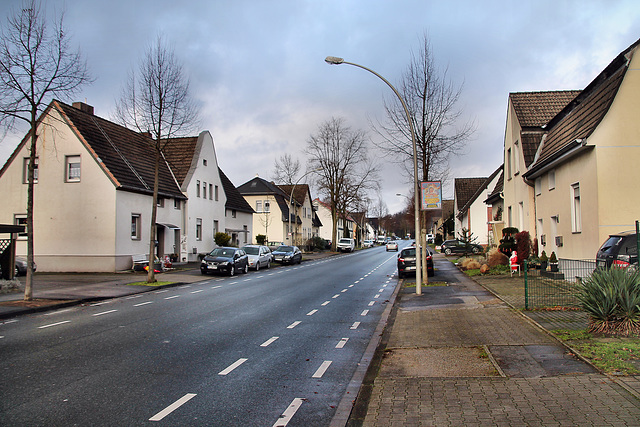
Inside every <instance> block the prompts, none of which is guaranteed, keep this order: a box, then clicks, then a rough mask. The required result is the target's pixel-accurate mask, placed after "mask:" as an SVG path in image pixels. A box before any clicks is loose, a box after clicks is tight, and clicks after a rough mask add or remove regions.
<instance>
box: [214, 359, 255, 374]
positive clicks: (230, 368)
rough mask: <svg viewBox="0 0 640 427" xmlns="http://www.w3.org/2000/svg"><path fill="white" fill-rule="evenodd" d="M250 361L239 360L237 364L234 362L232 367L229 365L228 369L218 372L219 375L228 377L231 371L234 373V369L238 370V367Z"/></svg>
mask: <svg viewBox="0 0 640 427" xmlns="http://www.w3.org/2000/svg"><path fill="white" fill-rule="evenodd" d="M247 360H249V359H243V358H241V359H238V360H236V361H235V362H233V363H232V364H231V365H229V367H228V368H226V369H225V370H223V371H220V372H218V375H227V374H229V373H230V372H231V371H233V370H234V369H236V368H237V367H238V366H240V365H242V364H243V363H244V362H246V361H247Z"/></svg>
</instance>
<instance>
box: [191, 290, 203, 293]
mask: <svg viewBox="0 0 640 427" xmlns="http://www.w3.org/2000/svg"><path fill="white" fill-rule="evenodd" d="M200 292H204V290H203V289H200V290H197V291H191V293H192V294H199V293H200Z"/></svg>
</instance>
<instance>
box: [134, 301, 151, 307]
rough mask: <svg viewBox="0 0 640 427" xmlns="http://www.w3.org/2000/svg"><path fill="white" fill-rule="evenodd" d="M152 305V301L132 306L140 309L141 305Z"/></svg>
mask: <svg viewBox="0 0 640 427" xmlns="http://www.w3.org/2000/svg"><path fill="white" fill-rule="evenodd" d="M147 304H153V301H146V302H141V303H140V304H134V305H133V306H134V307H142V306H143V305H147Z"/></svg>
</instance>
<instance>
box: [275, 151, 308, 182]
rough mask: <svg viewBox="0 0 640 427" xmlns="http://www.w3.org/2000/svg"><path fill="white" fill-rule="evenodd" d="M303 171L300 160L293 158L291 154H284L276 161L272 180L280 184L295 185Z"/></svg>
mask: <svg viewBox="0 0 640 427" xmlns="http://www.w3.org/2000/svg"><path fill="white" fill-rule="evenodd" d="M301 169H302V165H301V164H300V161H299V160H298V159H294V158H293V157H291V154H288V153H287V154H283V155H282V156H280V158H279V159H276V161H275V164H274V166H273V173H272V177H271V179H272V180H273V181H274V182H277V183H278V184H283V185H294V184H295V183H296V182H297V178H298V175H299V174H300V170H301Z"/></svg>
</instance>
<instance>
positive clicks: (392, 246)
mask: <svg viewBox="0 0 640 427" xmlns="http://www.w3.org/2000/svg"><path fill="white" fill-rule="evenodd" d="M389 251H396V252H398V242H396V241H395V240H390V241H388V242H387V252H389Z"/></svg>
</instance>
